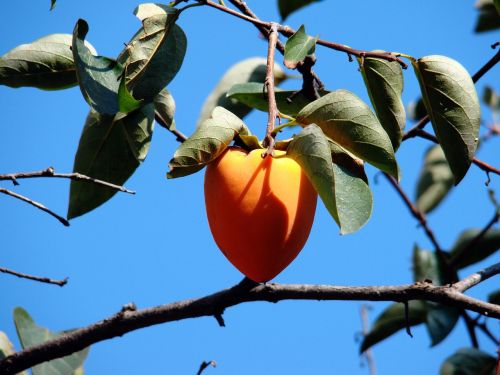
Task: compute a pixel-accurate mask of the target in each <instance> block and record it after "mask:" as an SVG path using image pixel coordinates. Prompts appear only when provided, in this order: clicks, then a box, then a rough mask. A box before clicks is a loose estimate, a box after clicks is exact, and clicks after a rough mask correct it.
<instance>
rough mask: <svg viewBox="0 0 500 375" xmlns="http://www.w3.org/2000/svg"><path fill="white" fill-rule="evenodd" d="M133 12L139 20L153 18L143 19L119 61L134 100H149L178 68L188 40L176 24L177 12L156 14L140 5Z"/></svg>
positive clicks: (169, 79)
mask: <svg viewBox="0 0 500 375" xmlns="http://www.w3.org/2000/svg"><path fill="white" fill-rule="evenodd" d="M142 5H143V6H145V5H151V4H142ZM153 5H154V4H153ZM157 7H159V6H157ZM167 8H168V7H167ZM158 9H163V8H158ZM169 9H171V10H172V9H174V8H169ZM135 13H136V15H137V16H138V17H139V18H140V19H141V17H146V16H147V15H149V14H153V15H151V16H149V17H146V18H144V19H142V23H143V26H142V27H141V28H140V29H139V31H138V32H137V33H136V34H135V35H134V37H133V38H132V40H131V41H130V42H129V43H128V44H127V46H126V47H125V49H124V50H123V51H122V53H121V54H120V56H119V57H118V62H119V63H120V64H123V65H124V66H126V67H127V71H126V74H125V79H126V84H127V88H128V89H129V90H130V92H131V93H132V95H133V96H134V98H136V99H145V100H146V101H152V100H153V99H154V97H155V96H156V95H157V94H158V93H159V92H160V91H161V90H162V89H163V88H165V86H167V85H168V84H169V83H170V82H171V81H172V79H173V78H174V77H175V75H176V74H177V72H178V71H179V69H180V68H181V66H182V62H183V61H184V56H185V54H186V48H187V39H186V35H185V34H184V31H182V29H181V28H180V27H179V26H177V25H176V24H175V21H176V20H177V18H178V12H176V11H175V13H172V11H169V13H166V12H165V13H157V14H155V13H154V12H153V11H152V10H151V9H148V8H144V7H141V6H139V7H138V8H137V9H136V11H135Z"/></svg>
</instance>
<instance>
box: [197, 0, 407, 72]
mask: <svg viewBox="0 0 500 375" xmlns="http://www.w3.org/2000/svg"><path fill="white" fill-rule="evenodd" d="M197 1H199V2H200V3H203V4H205V5H208V6H210V7H212V8H216V9H218V10H221V11H223V12H225V13H228V14H231V15H232V16H235V17H238V18H241V19H243V20H245V21H247V22H250V23H252V24H254V25H255V26H259V27H263V28H265V29H267V30H270V29H271V25H272V24H273V22H265V21H262V20H259V19H257V18H254V17H250V16H247V15H245V14H242V13H239V12H236V11H235V10H233V9H230V8H227V7H224V6H221V5H219V4H217V3H214V2H213V1H210V0H197ZM231 2H232V3H233V4H234V2H233V1H231ZM235 5H236V4H235ZM236 6H237V5H236ZM276 25H277V28H278V31H279V32H280V33H281V34H282V35H284V36H286V37H290V36H292V35H293V34H295V32H296V30H294V29H292V28H291V27H288V26H283V25H280V24H276ZM268 33H269V31H268V32H267V33H263V34H264V35H268ZM317 44H320V45H322V46H324V47H328V48H331V49H334V50H336V51H340V52H345V53H346V54H347V55H348V56H351V55H353V56H357V57H361V56H364V57H376V58H379V59H384V60H387V61H397V62H398V63H399V64H400V65H401V66H402V67H403V68H405V69H406V67H407V65H406V63H405V62H404V61H403V60H401V59H400V58H399V57H398V56H397V55H396V54H393V53H391V52H372V51H363V50H358V49H355V48H351V47H347V46H345V45H343V44H338V43H333V42H329V41H327V40H323V39H318V41H317Z"/></svg>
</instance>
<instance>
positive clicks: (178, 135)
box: [155, 112, 188, 143]
mask: <svg viewBox="0 0 500 375" xmlns="http://www.w3.org/2000/svg"><path fill="white" fill-rule="evenodd" d="M155 121H156V122H157V123H158V124H159V125H160V126H161V127H162V128H165V129H167V130H168V131H169V132H170V133H172V134H173V135H175V137H176V141H177V142H179V143H182V142H184V141H185V140H186V139H188V137H187V136H185V135H184V134H183V133H182V132H180V131H179V130H177V129H175V128H174V129H172V128H171V127H170V126H168V125H167V123H166V122H165V120H163V118H162V117H161V116H160V114H159V113H158V112H155Z"/></svg>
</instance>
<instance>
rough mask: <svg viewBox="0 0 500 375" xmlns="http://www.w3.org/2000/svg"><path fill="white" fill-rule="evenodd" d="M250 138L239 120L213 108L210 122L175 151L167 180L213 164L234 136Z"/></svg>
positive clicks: (232, 115)
mask: <svg viewBox="0 0 500 375" xmlns="http://www.w3.org/2000/svg"><path fill="white" fill-rule="evenodd" d="M239 134H240V135H250V132H249V130H248V128H247V127H246V125H245V124H244V123H243V121H241V119H240V118H239V117H237V116H235V115H234V114H233V113H231V112H229V111H228V110H227V109H225V108H223V107H215V109H214V110H213V111H212V118H210V119H207V120H205V121H204V122H203V123H202V124H201V126H199V127H198V128H197V129H196V131H195V132H194V133H193V134H192V135H191V136H190V137H189V138H188V139H187V140H186V141H184V142H183V143H181V145H180V146H179V148H178V149H177V150H176V151H175V154H174V157H173V158H172V159H171V160H170V163H169V164H168V166H169V168H170V171H169V172H168V173H167V178H176V177H183V176H187V175H190V174H192V173H195V172H197V171H199V170H200V169H202V168H203V167H204V166H205V165H207V164H208V163H210V162H211V161H213V160H215V159H216V158H217V157H218V156H219V155H221V154H222V153H223V152H224V150H225V149H226V148H227V147H228V146H229V144H230V143H231V142H232V141H233V139H234V138H235V137H236V135H239Z"/></svg>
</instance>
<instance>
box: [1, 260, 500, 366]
mask: <svg viewBox="0 0 500 375" xmlns="http://www.w3.org/2000/svg"><path fill="white" fill-rule="evenodd" d="M499 272H500V264H496V265H494V266H492V267H489V268H487V269H486V270H484V271H481V272H478V273H477V274H474V275H471V276H469V277H467V278H466V279H464V280H463V282H459V283H457V284H452V285H450V286H435V285H432V284H429V283H416V284H412V285H401V286H359V287H356V286H330V285H292V284H290V285H280V284H261V285H257V284H255V283H254V282H252V281H250V280H248V279H244V280H243V281H242V282H241V283H240V284H238V285H236V286H234V287H232V288H229V289H226V290H222V291H220V292H217V293H215V294H211V295H209V296H206V297H202V298H197V299H191V300H184V301H179V302H174V303H170V304H166V305H161V306H158V307H154V308H149V309H143V310H134V309H122V311H120V312H119V313H117V314H115V315H113V316H111V317H109V318H107V319H105V320H102V321H100V322H98V323H95V324H92V325H90V326H87V327H85V328H81V329H78V330H75V331H72V332H70V333H67V334H64V335H62V336H60V337H58V338H56V339H54V340H50V341H47V342H45V343H44V344H41V345H37V346H33V347H31V348H28V349H25V350H23V351H21V352H18V353H15V354H12V355H10V356H8V357H7V358H5V359H4V360H2V361H0V374H2V375H11V374H16V373H18V372H20V371H22V370H25V369H27V368H30V367H33V366H35V365H37V364H40V363H42V362H45V361H49V360H52V359H55V358H60V357H63V356H66V355H69V354H71V353H74V352H76V351H79V350H82V349H84V348H85V347H88V346H90V345H92V344H95V343H97V342H100V341H104V340H108V339H111V338H114V337H118V336H122V335H124V334H125V333H128V332H131V331H134V330H137V329H140V328H145V327H149V326H152V325H155V324H161V323H167V322H173V321H179V320H183V319H189V318H197V317H202V316H214V315H217V314H220V313H221V311H224V310H225V309H226V308H229V307H232V306H235V305H239V304H241V303H245V302H253V301H268V302H273V303H276V302H278V301H282V300H349V301H396V302H407V301H409V300H426V301H433V302H438V303H442V304H445V305H451V306H456V307H459V308H461V309H467V310H471V311H475V312H478V313H479V314H481V315H485V316H489V317H494V318H497V319H500V306H498V305H494V304H491V303H487V302H483V301H480V300H477V299H475V298H472V297H468V296H466V295H464V294H462V293H461V291H463V290H466V289H468V288H470V287H471V286H473V285H477V284H478V283H479V282H481V281H483V280H486V279H487V278H488V277H491V276H493V275H494V274H497V273H499ZM476 275H480V276H479V277H480V279H478V278H477V277H478V276H476ZM472 280H473V281H472Z"/></svg>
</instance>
